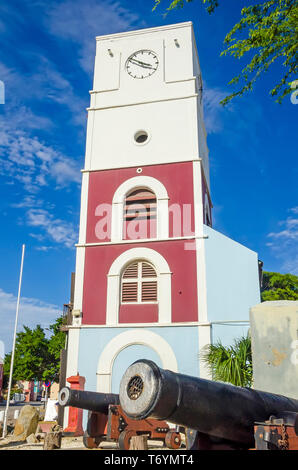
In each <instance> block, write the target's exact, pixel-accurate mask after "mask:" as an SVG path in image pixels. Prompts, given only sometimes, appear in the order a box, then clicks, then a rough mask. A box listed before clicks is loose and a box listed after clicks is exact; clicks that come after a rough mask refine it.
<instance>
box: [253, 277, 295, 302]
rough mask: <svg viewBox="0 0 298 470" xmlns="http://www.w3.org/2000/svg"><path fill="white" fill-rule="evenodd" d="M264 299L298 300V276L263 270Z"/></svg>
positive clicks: (262, 291)
mask: <svg viewBox="0 0 298 470" xmlns="http://www.w3.org/2000/svg"><path fill="white" fill-rule="evenodd" d="M261 294H262V301H263V302H265V301H266V300H298V276H295V275H294V274H280V273H273V272H266V271H264V272H263V282H262V290H261Z"/></svg>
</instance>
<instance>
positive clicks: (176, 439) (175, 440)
mask: <svg viewBox="0 0 298 470" xmlns="http://www.w3.org/2000/svg"><path fill="white" fill-rule="evenodd" d="M165 444H166V446H167V447H169V448H170V449H179V448H180V446H181V436H180V433H179V432H176V431H168V432H167V434H166V436H165Z"/></svg>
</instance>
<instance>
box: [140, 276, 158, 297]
mask: <svg viewBox="0 0 298 470" xmlns="http://www.w3.org/2000/svg"><path fill="white" fill-rule="evenodd" d="M156 301H157V281H150V282H142V302H156Z"/></svg>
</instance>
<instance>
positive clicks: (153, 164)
mask: <svg viewBox="0 0 298 470" xmlns="http://www.w3.org/2000/svg"><path fill="white" fill-rule="evenodd" d="M202 161H203V159H202V158H201V157H197V158H193V159H191V160H179V161H174V162H165V163H142V164H140V165H139V166H137V165H136V164H135V163H134V164H131V165H127V166H117V167H109V168H99V169H96V168H94V169H92V170H88V169H87V168H82V169H81V173H91V172H95V171H98V172H99V171H108V170H124V169H125V168H143V167H144V166H160V165H176V164H177V163H191V162H202Z"/></svg>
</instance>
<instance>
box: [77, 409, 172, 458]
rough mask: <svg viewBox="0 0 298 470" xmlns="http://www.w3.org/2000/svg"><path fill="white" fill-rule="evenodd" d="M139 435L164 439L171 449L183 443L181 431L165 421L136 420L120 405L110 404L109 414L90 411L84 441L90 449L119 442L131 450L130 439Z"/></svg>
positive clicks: (121, 445)
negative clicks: (172, 427) (103, 443)
mask: <svg viewBox="0 0 298 470" xmlns="http://www.w3.org/2000/svg"><path fill="white" fill-rule="evenodd" d="M139 435H147V436H148V439H154V440H158V441H162V442H164V443H165V445H166V446H167V447H169V448H170V449H179V447H180V445H181V436H180V433H179V432H176V431H175V430H173V429H170V428H169V425H168V424H167V423H166V422H165V421H159V420H156V419H142V420H140V421H135V420H133V419H130V418H128V417H127V416H126V415H125V414H124V412H123V410H122V408H121V406H120V405H109V410H108V414H104V413H100V412H96V411H89V413H88V424H87V430H86V431H85V434H84V438H83V441H84V445H85V447H87V448H89V449H91V448H97V447H99V445H100V443H102V442H118V445H119V448H120V449H121V450H129V446H130V439H131V438H132V437H133V436H139Z"/></svg>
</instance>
